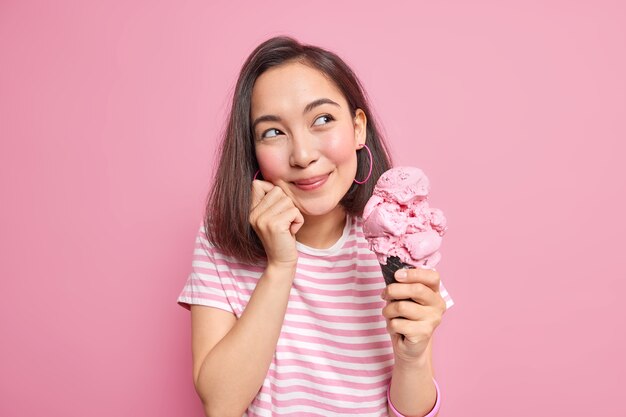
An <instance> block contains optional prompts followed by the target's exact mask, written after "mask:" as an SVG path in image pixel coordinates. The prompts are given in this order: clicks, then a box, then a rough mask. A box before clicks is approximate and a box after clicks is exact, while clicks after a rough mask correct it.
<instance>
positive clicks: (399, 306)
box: [396, 301, 411, 316]
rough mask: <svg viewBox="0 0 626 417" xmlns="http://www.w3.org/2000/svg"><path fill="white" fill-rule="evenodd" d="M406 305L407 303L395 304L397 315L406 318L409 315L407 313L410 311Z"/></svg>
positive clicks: (399, 302)
mask: <svg viewBox="0 0 626 417" xmlns="http://www.w3.org/2000/svg"><path fill="white" fill-rule="evenodd" d="M408 303H409V302H407V301H398V302H396V311H397V312H398V314H399V315H401V316H406V315H407V314H409V311H410V310H411V309H410V306H409V304H408Z"/></svg>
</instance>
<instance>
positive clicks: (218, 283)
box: [177, 224, 233, 313]
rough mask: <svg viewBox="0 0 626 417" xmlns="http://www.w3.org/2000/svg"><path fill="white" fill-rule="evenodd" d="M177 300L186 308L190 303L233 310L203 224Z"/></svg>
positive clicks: (213, 249) (189, 306)
mask: <svg viewBox="0 0 626 417" xmlns="http://www.w3.org/2000/svg"><path fill="white" fill-rule="evenodd" d="M177 302H178V304H179V305H180V306H182V307H184V308H186V309H187V310H191V304H199V305H203V306H208V307H216V308H219V309H222V310H226V311H229V312H231V313H232V312H233V308H232V306H231V305H230V302H229V301H228V297H227V295H226V291H225V290H224V285H223V283H222V279H221V278H220V274H219V271H218V267H217V263H216V261H215V247H214V246H213V245H212V244H211V243H210V242H209V241H208V239H207V237H206V232H205V228H204V225H203V224H201V225H200V229H199V230H198V234H197V235H196V242H195V245H194V250H193V257H192V261H191V273H190V274H189V275H188V276H187V281H186V282H185V286H184V287H183V290H182V291H181V293H180V295H179V296H178V300H177Z"/></svg>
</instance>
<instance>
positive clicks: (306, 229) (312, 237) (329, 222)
mask: <svg viewBox="0 0 626 417" xmlns="http://www.w3.org/2000/svg"><path fill="white" fill-rule="evenodd" d="M303 217H304V224H303V225H302V227H301V228H300V230H298V233H296V240H297V241H298V242H300V243H302V244H303V245H307V246H309V247H311V248H315V249H326V248H330V247H331V246H333V245H334V244H335V243H337V241H338V240H339V238H340V237H341V235H342V233H343V228H344V227H345V225H346V212H345V210H344V209H343V207H341V206H340V205H338V206H337V207H336V208H335V209H334V210H333V211H331V212H330V213H327V214H324V215H321V216H307V215H303Z"/></svg>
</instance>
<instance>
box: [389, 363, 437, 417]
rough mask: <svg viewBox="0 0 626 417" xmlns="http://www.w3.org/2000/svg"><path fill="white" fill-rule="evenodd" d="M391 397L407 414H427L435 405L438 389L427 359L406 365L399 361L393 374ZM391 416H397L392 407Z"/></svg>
mask: <svg viewBox="0 0 626 417" xmlns="http://www.w3.org/2000/svg"><path fill="white" fill-rule="evenodd" d="M390 397H391V402H392V403H393V406H394V407H395V408H396V409H397V410H398V411H399V412H401V413H403V414H404V415H405V416H418V417H421V416H425V415H427V414H428V413H429V412H430V411H431V410H432V409H433V407H434V406H435V400H436V399H437V391H436V388H435V383H434V382H433V373H432V369H431V368H430V365H429V364H428V361H427V360H424V361H422V362H419V363H416V364H411V365H405V364H402V363H397V364H395V365H394V367H393V372H392V374H391V388H390ZM388 410H389V416H392V417H396V416H397V414H395V413H394V412H393V411H392V410H391V408H390V407H388Z"/></svg>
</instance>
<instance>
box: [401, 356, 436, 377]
mask: <svg viewBox="0 0 626 417" xmlns="http://www.w3.org/2000/svg"><path fill="white" fill-rule="evenodd" d="M394 369H398V370H401V371H407V372H409V373H411V372H416V371H424V370H430V361H429V359H428V356H427V355H426V354H423V355H420V356H418V357H414V358H413V357H412V358H406V357H402V356H399V355H395V358H394Z"/></svg>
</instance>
